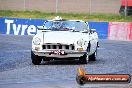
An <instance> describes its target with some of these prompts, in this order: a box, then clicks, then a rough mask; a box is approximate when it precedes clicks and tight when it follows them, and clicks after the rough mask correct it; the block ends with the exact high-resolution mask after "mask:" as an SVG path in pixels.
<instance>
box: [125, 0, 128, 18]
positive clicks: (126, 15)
mask: <svg viewBox="0 0 132 88" xmlns="http://www.w3.org/2000/svg"><path fill="white" fill-rule="evenodd" d="M125 2H126V3H125V16H127V5H128V1H127V0H126V1H125Z"/></svg>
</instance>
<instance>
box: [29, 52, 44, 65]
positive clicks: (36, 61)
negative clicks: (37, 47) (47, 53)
mask: <svg viewBox="0 0 132 88" xmlns="http://www.w3.org/2000/svg"><path fill="white" fill-rule="evenodd" d="M31 59H32V63H33V64H34V65H40V63H41V61H42V58H41V57H39V56H37V55H35V54H34V53H33V52H32V51H31Z"/></svg>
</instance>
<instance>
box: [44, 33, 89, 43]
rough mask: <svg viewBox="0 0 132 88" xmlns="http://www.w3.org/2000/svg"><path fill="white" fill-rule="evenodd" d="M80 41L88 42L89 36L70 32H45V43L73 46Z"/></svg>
mask: <svg viewBox="0 0 132 88" xmlns="http://www.w3.org/2000/svg"><path fill="white" fill-rule="evenodd" d="M80 39H83V40H85V41H88V34H87V33H81V32H70V31H51V32H44V43H62V44H73V43H76V42H77V41H78V40H80Z"/></svg>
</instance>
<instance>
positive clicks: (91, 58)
mask: <svg viewBox="0 0 132 88" xmlns="http://www.w3.org/2000/svg"><path fill="white" fill-rule="evenodd" d="M95 53H96V52H94V53H93V54H92V55H90V56H89V61H96V55H95Z"/></svg>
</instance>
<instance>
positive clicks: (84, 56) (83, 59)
mask: <svg viewBox="0 0 132 88" xmlns="http://www.w3.org/2000/svg"><path fill="white" fill-rule="evenodd" d="M79 62H80V63H81V64H87V63H88V60H87V55H86V54H84V55H83V56H81V57H80V58H79Z"/></svg>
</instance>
